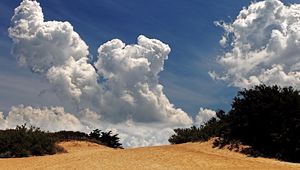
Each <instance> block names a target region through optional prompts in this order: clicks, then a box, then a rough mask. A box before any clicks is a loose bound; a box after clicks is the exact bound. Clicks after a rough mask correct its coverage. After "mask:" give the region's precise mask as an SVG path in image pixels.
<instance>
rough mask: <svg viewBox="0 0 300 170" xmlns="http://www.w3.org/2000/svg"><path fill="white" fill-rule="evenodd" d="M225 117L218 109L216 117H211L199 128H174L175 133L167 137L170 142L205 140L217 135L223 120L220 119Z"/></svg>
mask: <svg viewBox="0 0 300 170" xmlns="http://www.w3.org/2000/svg"><path fill="white" fill-rule="evenodd" d="M225 117H226V115H225V112H224V111H223V110H220V111H218V112H217V118H215V117H213V118H211V119H210V120H209V121H208V122H206V123H205V124H204V125H201V126H200V127H199V128H197V127H196V126H192V127H190V128H178V129H174V132H175V134H174V135H172V136H171V137H170V138H169V142H170V143H172V144H179V143H186V142H196V141H207V140H209V139H210V138H211V137H216V136H219V134H220V130H221V128H222V127H223V124H224V122H223V121H220V120H223V119H224V118H225Z"/></svg>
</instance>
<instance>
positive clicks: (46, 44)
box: [0, 0, 192, 145]
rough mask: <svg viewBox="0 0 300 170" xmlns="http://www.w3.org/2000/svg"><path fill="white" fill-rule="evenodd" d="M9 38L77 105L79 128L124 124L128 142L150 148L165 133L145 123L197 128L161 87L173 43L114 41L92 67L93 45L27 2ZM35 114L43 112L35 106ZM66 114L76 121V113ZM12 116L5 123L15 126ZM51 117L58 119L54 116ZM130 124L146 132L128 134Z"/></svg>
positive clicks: (22, 59)
mask: <svg viewBox="0 0 300 170" xmlns="http://www.w3.org/2000/svg"><path fill="white" fill-rule="evenodd" d="M9 36H10V37H11V38H12V40H13V50H12V53H13V55H15V56H16V57H17V60H18V62H19V64H20V65H22V66H25V67H27V68H29V69H30V70H31V71H32V72H33V73H35V74H38V75H40V76H41V77H43V78H44V79H45V80H47V81H48V82H49V83H50V84H51V86H52V90H53V91H54V92H55V93H56V94H57V96H59V97H60V98H61V99H62V105H63V106H64V105H68V106H69V105H72V106H73V109H74V110H72V112H74V113H76V114H75V115H73V118H74V119H73V121H75V119H76V120H78V121H79V123H80V124H81V125H78V126H82V125H84V126H87V127H88V128H92V127H99V126H100V127H103V128H106V127H108V126H109V125H110V124H115V125H116V124H118V125H119V126H118V127H119V129H117V130H118V131H120V132H122V133H123V136H126V138H128V139H129V138H131V137H133V138H134V139H135V140H136V141H140V142H138V143H143V144H142V145H144V144H145V145H146V144H154V143H155V142H160V140H157V139H158V138H157V139H151V138H150V137H149V138H143V137H142V134H143V135H145V134H144V133H147V134H153V135H154V136H155V135H162V134H161V133H163V132H161V133H156V132H155V131H156V130H157V129H156V128H148V129H147V128H144V125H143V126H142V124H145V127H146V125H147V124H148V125H150V126H151V124H157V125H160V126H163V127H164V128H166V127H167V126H170V127H175V126H189V125H191V124H192V119H191V118H190V117H189V116H188V115H187V113H185V112H184V111H183V110H181V109H180V108H175V106H174V105H173V104H171V103H170V101H169V100H168V98H167V97H166V95H165V94H164V93H163V86H162V85H161V84H160V83H159V73H160V72H161V71H163V68H164V62H165V60H167V59H168V54H169V53H170V51H171V49H170V47H169V46H168V45H167V44H164V43H163V42H161V41H159V40H156V39H150V38H147V37H145V36H142V35H141V36H139V37H138V39H137V44H133V45H126V44H125V43H124V42H122V41H121V40H119V39H114V40H111V41H108V42H106V43H104V44H103V45H101V46H100V47H99V49H98V59H97V61H96V62H95V63H90V62H89V57H88V56H89V50H88V46H87V45H86V43H85V42H84V41H83V40H82V39H81V38H80V36H79V34H78V33H76V32H75V31H74V28H73V27H72V25H71V24H70V23H68V22H60V21H45V20H44V16H43V12H42V8H41V7H40V4H39V3H38V2H36V1H31V0H23V2H21V4H20V6H19V7H17V8H16V9H15V14H14V16H13V17H12V25H11V27H10V28H9ZM13 110H14V109H13ZM19 110H30V109H27V108H22V109H19ZM31 110H32V111H35V112H38V111H36V110H34V109H33V108H32V109H31ZM56 110H59V109H58V108H56V109H54V110H53V108H49V109H47V108H44V109H43V111H41V112H39V114H36V115H37V116H40V118H41V115H42V114H44V113H45V115H49V112H51V114H52V112H53V113H54V115H56ZM15 112H16V111H15ZM15 112H13V113H15ZM16 113H19V114H18V115H20V116H19V117H21V118H22V120H26V121H31V119H29V118H26V119H25V118H23V117H24V116H25V117H26V115H24V116H23V117H22V114H25V113H28V112H16ZM60 113H63V111H61V112H60ZM51 114H50V115H51ZM13 115H15V114H13ZM62 115H64V114H62ZM62 115H61V116H62ZM65 115H68V116H69V117H70V118H71V114H68V113H66V114H65ZM0 116H1V115H0ZM2 117H3V116H2ZM10 117H12V116H8V117H6V118H3V119H2V121H6V122H7V121H9V122H10V119H8V118H10ZM33 117H34V116H33ZM48 118H49V121H52V119H50V118H52V117H51V116H48ZM54 118H57V117H55V116H54ZM54 118H53V119H54ZM64 118H65V117H64ZM41 119H42V118H41ZM43 121H44V122H45V121H46V118H45V120H43ZM43 121H42V120H39V121H37V122H43ZM128 121H132V122H133V124H134V125H135V124H138V127H140V128H141V130H140V134H133V133H131V130H135V129H136V128H125V129H127V131H126V132H125V131H124V129H123V127H127V123H128ZM60 123H62V122H60ZM73 123H74V122H73ZM77 123H78V122H77ZM141 123H142V124H141ZM42 124H43V123H41V124H38V125H41V126H42ZM71 124H72V122H71ZM121 125H123V126H121ZM57 127H59V126H57ZM60 128H61V127H60ZM120 128H121V129H120ZM160 128H162V127H160ZM122 129H123V131H122ZM142 129H147V130H142ZM166 131H167V132H169V130H166ZM144 140H146V141H144ZM151 141H152V142H151ZM128 145H129V143H128ZM130 145H134V143H131V144H130ZM136 145H138V144H137V143H136Z"/></svg>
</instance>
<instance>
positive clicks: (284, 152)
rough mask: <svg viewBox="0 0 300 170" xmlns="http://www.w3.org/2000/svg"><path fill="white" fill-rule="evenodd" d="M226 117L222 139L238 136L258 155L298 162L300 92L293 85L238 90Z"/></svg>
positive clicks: (299, 160) (299, 151)
mask: <svg viewBox="0 0 300 170" xmlns="http://www.w3.org/2000/svg"><path fill="white" fill-rule="evenodd" d="M226 121H227V125H226V126H224V127H223V129H222V135H223V136H222V137H223V138H222V139H221V140H223V141H221V143H222V142H223V143H229V142H230V141H233V140H239V141H241V142H242V143H243V144H246V145H249V146H251V150H252V151H256V153H257V152H259V153H260V154H261V155H264V156H267V157H275V158H278V159H281V160H286V161H293V162H300V95H299V91H297V90H294V89H293V88H292V87H288V88H280V87H278V86H271V87H270V86H266V85H260V86H256V87H254V88H253V89H249V90H246V89H245V90H243V91H240V92H239V93H238V95H237V97H235V98H234V100H233V103H232V109H231V110H230V111H229V114H228V118H227V120H226Z"/></svg>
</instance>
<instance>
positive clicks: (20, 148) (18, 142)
mask: <svg viewBox="0 0 300 170" xmlns="http://www.w3.org/2000/svg"><path fill="white" fill-rule="evenodd" d="M69 140H81V141H89V142H95V143H98V144H102V145H105V146H108V147H112V148H122V144H121V143H120V142H119V138H118V134H115V135H112V132H111V131H109V132H101V131H100V130H98V129H96V130H94V131H93V132H91V133H90V135H88V134H86V133H83V132H73V131H60V132H54V133H50V132H43V131H41V130H40V128H36V127H33V126H31V127H29V128H28V127H26V125H22V126H17V127H16V129H7V130H0V158H10V157H28V156H41V155H47V154H55V153H57V152H62V151H64V150H63V148H61V147H59V146H57V145H56V143H57V142H61V141H69Z"/></svg>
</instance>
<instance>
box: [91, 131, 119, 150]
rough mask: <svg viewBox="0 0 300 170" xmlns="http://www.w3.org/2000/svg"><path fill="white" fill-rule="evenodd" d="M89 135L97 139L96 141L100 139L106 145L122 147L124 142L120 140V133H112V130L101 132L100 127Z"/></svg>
mask: <svg viewBox="0 0 300 170" xmlns="http://www.w3.org/2000/svg"><path fill="white" fill-rule="evenodd" d="M89 137H90V138H92V139H95V140H96V141H100V143H102V144H103V145H105V146H108V147H111V148H122V144H121V143H120V142H119V141H120V138H119V137H118V134H115V135H112V132H111V131H109V132H101V130H99V129H95V130H94V131H93V132H91V133H90V134H89Z"/></svg>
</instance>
